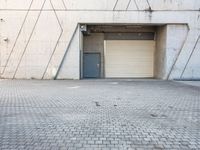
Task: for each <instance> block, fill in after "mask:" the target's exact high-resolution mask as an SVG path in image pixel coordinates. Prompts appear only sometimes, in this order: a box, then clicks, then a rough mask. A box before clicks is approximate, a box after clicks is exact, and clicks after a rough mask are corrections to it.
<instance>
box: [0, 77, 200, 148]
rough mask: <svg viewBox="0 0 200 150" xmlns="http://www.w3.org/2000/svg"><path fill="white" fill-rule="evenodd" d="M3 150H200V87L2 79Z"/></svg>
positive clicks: (0, 120) (0, 135)
mask: <svg viewBox="0 0 200 150" xmlns="http://www.w3.org/2000/svg"><path fill="white" fill-rule="evenodd" d="M0 149H1V150H2V149H20V150H21V149H30V150H33V149H42V150H45V149H52V150H56V149H63V150H75V149H80V150H82V149H85V150H90V149H94V150H98V149H102V150H115V149H119V150H125V149H128V150H133V149H145V150H146V149H170V150H171V149H181V150H184V149H200V87H194V86H189V85H186V84H183V83H178V82H172V81H154V80H146V81H142V80H135V81H134V80H133V81H131V80H121V81H120V80H83V81H62V80H59V81H37V80H32V81H26V80H17V81H16V80H1V81H0Z"/></svg>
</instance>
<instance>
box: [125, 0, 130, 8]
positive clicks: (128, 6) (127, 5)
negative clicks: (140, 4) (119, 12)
mask: <svg viewBox="0 0 200 150" xmlns="http://www.w3.org/2000/svg"><path fill="white" fill-rule="evenodd" d="M130 3H131V0H129V2H128V5H127V7H126V10H128V8H129V5H130Z"/></svg>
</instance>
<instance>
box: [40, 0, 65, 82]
mask: <svg viewBox="0 0 200 150" xmlns="http://www.w3.org/2000/svg"><path fill="white" fill-rule="evenodd" d="M50 4H51V7H52V8H53V10H54V14H55V16H56V19H57V21H58V24H59V26H60V29H61V32H60V35H59V37H58V39H57V41H56V45H55V47H54V50H53V52H52V54H51V57H50V59H49V61H48V63H47V67H46V68H45V71H44V73H43V75H42V79H44V76H45V74H46V71H47V69H48V67H49V64H50V62H51V59H52V58H53V55H54V54H55V51H56V48H57V46H58V43H59V41H60V38H61V36H62V34H63V28H62V25H61V23H60V20H59V18H58V15H57V13H56V11H55V9H54V6H53V4H52V0H50Z"/></svg>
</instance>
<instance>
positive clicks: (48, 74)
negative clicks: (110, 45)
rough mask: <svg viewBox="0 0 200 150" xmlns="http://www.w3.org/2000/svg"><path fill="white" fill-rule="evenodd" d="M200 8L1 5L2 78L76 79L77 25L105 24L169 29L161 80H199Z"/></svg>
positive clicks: (49, 1) (163, 2)
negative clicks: (163, 72)
mask: <svg viewBox="0 0 200 150" xmlns="http://www.w3.org/2000/svg"><path fill="white" fill-rule="evenodd" d="M199 8H200V1H199V0H168V1H167V0H130V1H129V0H117V1H116V0H101V1H99V0H84V1H83V0H20V1H17V0H0V57H1V58H0V72H1V76H0V77H1V78H27V79H30V78H37V79H42V78H43V79H52V78H55V76H57V77H58V78H62V79H79V77H80V76H79V75H80V59H79V58H80V51H79V48H80V47H79V46H77V45H79V43H77V42H78V39H79V36H78V35H74V33H75V29H76V30H77V32H78V29H77V24H78V23H95V24H102V23H103V24H106V23H109V24H146V25H155V24H156V25H166V24H168V25H172V26H169V28H168V29H167V36H168V37H169V36H172V38H168V40H167V45H169V46H167V48H166V50H167V52H166V57H167V58H166V68H167V69H166V74H165V78H169V79H175V78H177V79H199V78H200V67H199V66H200V59H199V58H200V28H199V26H200V12H199ZM176 25H187V26H188V28H187V32H186V31H185V27H183V28H182V27H178V28H177V27H176ZM175 30H178V31H177V32H174V31H175ZM78 33H79V32H78ZM78 33H77V34H78ZM175 34H176V35H175ZM180 35H183V36H184V37H185V36H186V37H185V39H181V40H179V39H178V38H179V37H180ZM173 36H174V37H177V38H173ZM177 40H178V43H182V46H180V45H176V44H175V43H176V42H175V41H177ZM172 41H174V43H173V44H174V45H175V47H174V46H172V47H171V46H170V44H171V42H172ZM70 43H71V44H70ZM69 45H70V46H69ZM173 47H174V48H175V49H176V50H175V51H173ZM77 49H78V50H77ZM66 51H68V52H67V53H66ZM65 54H66V55H65ZM171 56H172V57H171ZM171 58H172V59H171ZM63 59H65V61H63ZM62 62H65V65H61V64H63V63H62ZM60 66H61V67H62V68H61V69H59V68H60Z"/></svg>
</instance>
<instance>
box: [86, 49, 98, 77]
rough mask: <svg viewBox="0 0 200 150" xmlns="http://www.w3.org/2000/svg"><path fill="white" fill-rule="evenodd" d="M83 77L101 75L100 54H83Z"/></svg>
mask: <svg viewBox="0 0 200 150" xmlns="http://www.w3.org/2000/svg"><path fill="white" fill-rule="evenodd" d="M83 77H84V78H99V77H100V54H99V53H84V54H83Z"/></svg>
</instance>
